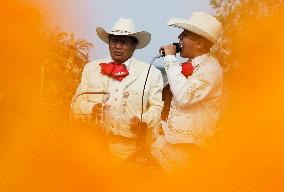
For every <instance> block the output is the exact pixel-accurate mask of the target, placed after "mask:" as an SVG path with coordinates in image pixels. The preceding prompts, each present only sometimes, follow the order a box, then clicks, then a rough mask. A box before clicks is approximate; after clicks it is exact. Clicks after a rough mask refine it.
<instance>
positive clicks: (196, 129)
mask: <svg viewBox="0 0 284 192" xmlns="http://www.w3.org/2000/svg"><path fill="white" fill-rule="evenodd" d="M168 25H169V26H174V27H178V28H181V29H183V32H182V33H181V34H180V35H179V36H178V38H179V40H180V44H181V52H180V56H181V57H183V58H187V62H185V63H182V64H180V63H179V62H178V60H177V58H176V56H175V54H176V47H175V46H173V45H166V46H162V47H161V49H163V50H164V52H165V55H166V56H165V58H164V61H165V69H166V73H167V78H168V83H169V87H170V91H171V93H172V101H171V103H170V111H169V114H168V117H167V119H166V120H165V121H162V123H161V126H160V130H159V134H158V137H157V140H156V142H155V144H154V145H153V151H152V153H153V155H154V156H155V157H156V158H157V159H158V161H159V162H160V164H161V165H162V167H164V168H165V169H166V170H168V171H179V170H182V169H181V168H182V167H183V168H184V166H186V164H187V162H188V160H189V157H190V153H191V152H193V151H196V148H198V147H200V146H202V145H203V144H204V143H205V142H206V140H207V138H208V137H210V136H212V135H213V134H214V130H215V126H216V123H217V119H218V116H219V112H220V97H221V93H222V81H223V73H222V68H221V66H220V65H219V63H218V61H217V60H216V59H215V58H214V57H213V56H212V55H211V54H210V48H211V47H212V46H213V45H214V43H215V42H216V41H217V37H218V35H219V33H220V31H221V29H222V26H221V23H220V22H219V21H218V20H217V19H216V18H215V17H213V16H211V15H209V14H207V13H203V12H195V13H193V15H192V16H191V17H190V18H189V19H182V18H174V19H171V20H169V22H168Z"/></svg>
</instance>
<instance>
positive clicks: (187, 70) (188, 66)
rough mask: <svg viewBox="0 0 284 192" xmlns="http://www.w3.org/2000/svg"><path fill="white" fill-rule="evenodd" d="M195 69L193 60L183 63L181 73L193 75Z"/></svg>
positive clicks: (186, 75) (187, 75)
mask: <svg viewBox="0 0 284 192" xmlns="http://www.w3.org/2000/svg"><path fill="white" fill-rule="evenodd" d="M193 70H194V68H193V66H192V63H191V62H185V63H182V69H181V73H182V74H183V75H184V76H185V77H186V78H188V77H189V76H190V75H192V73H193Z"/></svg>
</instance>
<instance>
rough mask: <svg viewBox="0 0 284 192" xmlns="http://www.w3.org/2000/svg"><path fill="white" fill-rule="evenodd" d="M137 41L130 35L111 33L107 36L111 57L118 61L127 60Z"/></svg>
mask: <svg viewBox="0 0 284 192" xmlns="http://www.w3.org/2000/svg"><path fill="white" fill-rule="evenodd" d="M136 45H137V42H136V41H135V40H134V39H133V38H132V37H130V36H124V35H111V36H110V37H109V52H110V55H111V58H112V59H113V60H114V61H115V62H118V63H123V62H125V61H127V60H128V59H129V58H130V57H131V56H132V54H133V53H134V51H135V49H136Z"/></svg>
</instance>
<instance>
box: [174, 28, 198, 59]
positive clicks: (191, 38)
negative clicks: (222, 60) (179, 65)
mask: <svg viewBox="0 0 284 192" xmlns="http://www.w3.org/2000/svg"><path fill="white" fill-rule="evenodd" d="M178 38H179V40H180V44H181V52H180V56H181V57H183V58H189V59H193V58H194V57H196V56H197V55H198V50H199V48H200V40H199V39H198V37H197V36H196V35H195V34H193V33H192V32H190V31H187V30H184V31H183V32H182V33H181V34H180V35H179V36H178Z"/></svg>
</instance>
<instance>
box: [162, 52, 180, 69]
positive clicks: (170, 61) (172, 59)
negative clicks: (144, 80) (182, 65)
mask: <svg viewBox="0 0 284 192" xmlns="http://www.w3.org/2000/svg"><path fill="white" fill-rule="evenodd" d="M164 61H165V70H166V71H167V70H168V68H169V67H170V66H176V65H178V64H179V63H178V60H177V58H176V56H175V55H166V56H165V58H164Z"/></svg>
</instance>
